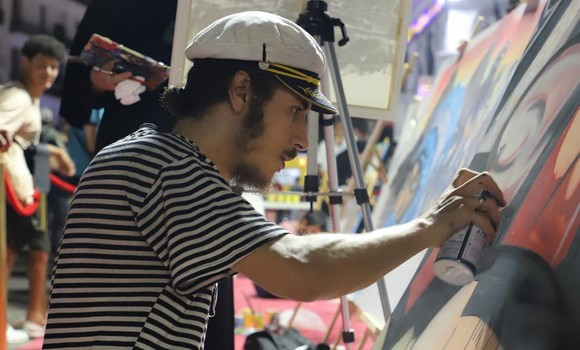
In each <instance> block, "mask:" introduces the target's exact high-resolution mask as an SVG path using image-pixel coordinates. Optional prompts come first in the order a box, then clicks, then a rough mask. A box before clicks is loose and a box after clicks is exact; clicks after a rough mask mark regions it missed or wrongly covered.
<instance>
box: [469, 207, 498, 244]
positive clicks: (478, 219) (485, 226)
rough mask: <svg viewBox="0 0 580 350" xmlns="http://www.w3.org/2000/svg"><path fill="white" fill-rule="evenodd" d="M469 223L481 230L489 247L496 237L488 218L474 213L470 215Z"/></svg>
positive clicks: (476, 212) (482, 214) (483, 214)
mask: <svg viewBox="0 0 580 350" xmlns="http://www.w3.org/2000/svg"><path fill="white" fill-rule="evenodd" d="M471 222H473V224H474V225H475V226H477V227H479V228H481V229H482V230H483V232H484V233H485V236H486V237H485V239H486V241H487V245H491V243H492V242H493V240H494V239H495V236H496V235H497V230H496V229H495V228H494V227H493V225H492V221H491V220H490V219H489V216H488V215H487V214H486V213H484V212H481V211H474V212H473V213H472V215H471Z"/></svg>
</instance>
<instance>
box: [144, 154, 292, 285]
mask: <svg viewBox="0 0 580 350" xmlns="http://www.w3.org/2000/svg"><path fill="white" fill-rule="evenodd" d="M137 225H138V226H139V228H140V230H141V232H142V233H143V235H144V237H145V238H146V240H147V241H148V242H149V243H150V245H151V247H152V248H153V249H154V250H155V251H156V253H157V254H158V255H159V257H160V258H161V260H162V261H163V262H164V264H165V265H166V266H167V267H168V268H169V270H170V273H171V278H172V284H173V286H174V288H176V290H178V291H179V292H180V293H184V294H187V293H192V292H195V291H197V290H199V289H200V288H204V287H207V286H209V285H211V284H213V283H215V282H217V281H219V280H221V279H223V278H225V277H227V276H230V275H232V274H234V272H233V270H231V267H232V265H234V264H235V263H236V262H238V261H239V260H241V259H242V258H243V257H245V256H247V255H248V254H250V253H251V252H252V251H253V250H254V249H256V248H258V247H260V246H261V245H263V244H265V243H267V242H269V241H271V240H273V239H275V238H278V237H281V236H282V235H284V234H287V233H288V231H286V230H284V229H283V228H281V227H279V226H278V225H276V224H274V223H272V222H270V221H268V220H267V219H266V218H265V217H264V216H263V215H262V214H260V213H258V212H257V211H256V210H255V209H254V208H253V207H252V205H251V204H249V203H248V202H247V201H246V200H245V199H244V198H243V197H242V196H241V195H239V194H237V193H235V192H233V191H232V189H231V188H230V186H228V184H227V183H225V181H224V180H223V178H221V177H220V176H219V174H218V173H217V172H216V171H215V170H214V169H213V168H211V167H210V166H209V165H208V164H206V163H203V162H202V161H199V160H198V159H195V160H187V161H181V162H177V163H176V164H173V165H171V166H168V167H165V168H163V169H162V170H161V171H160V174H159V177H158V178H157V180H156V181H155V182H154V184H153V186H151V190H150V192H149V193H148V195H147V196H146V198H145V200H144V205H143V207H142V209H141V210H140V212H139V213H138V215H137Z"/></svg>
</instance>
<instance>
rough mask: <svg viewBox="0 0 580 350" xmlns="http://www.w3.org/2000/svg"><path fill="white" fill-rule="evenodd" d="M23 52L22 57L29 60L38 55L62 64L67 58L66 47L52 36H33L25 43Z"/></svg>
mask: <svg viewBox="0 0 580 350" xmlns="http://www.w3.org/2000/svg"><path fill="white" fill-rule="evenodd" d="M21 52H22V55H24V56H26V57H28V58H29V59H32V58H34V56H36V55H38V54H43V55H46V56H50V57H53V58H55V59H57V60H58V61H59V62H60V63H61V64H62V63H64V59H65V56H66V47H65V46H64V44H63V43H61V42H60V41H58V40H57V39H56V38H54V37H52V36H50V35H46V34H36V35H32V36H31V37H30V38H29V39H28V40H27V41H26V43H24V46H22V50H21Z"/></svg>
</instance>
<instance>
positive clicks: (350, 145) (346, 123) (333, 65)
mask: <svg viewBox="0 0 580 350" xmlns="http://www.w3.org/2000/svg"><path fill="white" fill-rule="evenodd" d="M322 49H323V50H324V53H325V55H326V57H327V58H328V59H329V63H330V64H329V67H330V73H331V74H332V82H333V85H334V92H335V94H336V99H337V103H338V112H339V113H340V117H341V121H342V125H343V128H344V133H345V137H346V145H347V151H348V156H349V160H350V167H351V169H352V174H353V176H354V180H355V184H356V188H357V189H356V190H355V192H356V191H365V192H366V188H365V185H364V181H363V173H362V169H361V166H360V158H359V154H358V149H357V148H356V147H355V145H356V141H355V138H354V132H353V128H352V120H351V118H350V114H349V111H348V105H347V104H346V97H345V94H344V89H343V87H342V79H341V77H340V70H339V68H338V61H337V59H336V52H335V51H334V46H333V45H332V43H329V42H323V45H322ZM329 169H330V167H329ZM367 196H368V194H367ZM357 201H358V198H357ZM359 204H360V205H361V210H362V214H363V221H364V225H365V229H366V231H367V232H371V231H373V229H374V228H373V222H372V218H371V207H370V203H369V202H368V200H367V201H365V202H363V203H359ZM377 287H378V289H379V297H380V299H381V306H382V309H383V316H384V318H385V321H386V320H388V319H389V317H390V316H391V306H390V304H389V297H388V294H387V286H386V284H385V280H384V279H382V278H381V279H379V280H378V281H377Z"/></svg>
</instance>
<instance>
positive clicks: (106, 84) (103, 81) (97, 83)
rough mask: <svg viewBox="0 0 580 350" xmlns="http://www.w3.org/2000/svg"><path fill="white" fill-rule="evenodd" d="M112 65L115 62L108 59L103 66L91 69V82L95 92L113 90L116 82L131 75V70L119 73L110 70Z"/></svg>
mask: <svg viewBox="0 0 580 350" xmlns="http://www.w3.org/2000/svg"><path fill="white" fill-rule="evenodd" d="M114 66H115V62H114V61H110V62H108V63H107V64H105V65H104V66H103V67H100V68H99V67H97V66H95V67H93V69H92V70H91V83H92V85H93V90H94V91H95V92H97V93H101V92H105V91H115V87H116V86H117V84H118V83H120V82H122V81H123V80H126V79H129V78H130V77H131V76H132V74H131V72H123V73H119V74H116V73H114V72H112V69H113V67H114Z"/></svg>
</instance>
